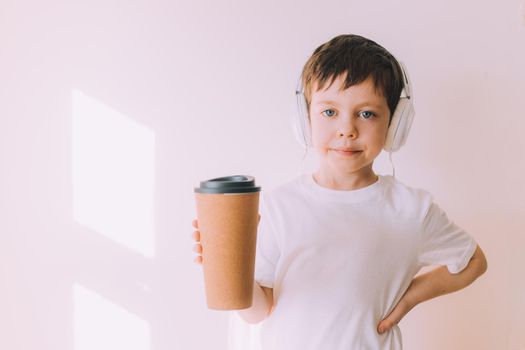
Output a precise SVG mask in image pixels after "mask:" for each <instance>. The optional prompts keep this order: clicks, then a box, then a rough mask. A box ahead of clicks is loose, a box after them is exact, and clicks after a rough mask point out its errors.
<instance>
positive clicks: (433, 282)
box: [377, 245, 487, 334]
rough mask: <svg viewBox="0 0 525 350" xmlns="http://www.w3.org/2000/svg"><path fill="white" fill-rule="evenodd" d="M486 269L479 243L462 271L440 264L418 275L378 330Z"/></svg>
mask: <svg viewBox="0 0 525 350" xmlns="http://www.w3.org/2000/svg"><path fill="white" fill-rule="evenodd" d="M486 270H487V260H486V259H485V255H484V254H483V251H482V250H481V248H480V247H479V245H478V246H477V247H476V251H475V252H474V255H473V256H472V258H471V259H470V261H469V263H468V265H467V267H466V268H465V269H463V270H462V271H461V272H459V273H456V274H452V273H450V272H448V269H447V267H446V266H440V267H438V268H436V269H434V270H432V271H429V272H427V273H424V274H422V275H419V276H417V277H416V278H414V279H413V280H412V283H411V284H410V286H409V287H408V289H407V290H406V292H405V294H404V295H403V297H402V298H401V300H400V301H399V303H398V304H397V305H396V307H395V308H394V309H393V310H392V312H391V313H390V314H389V315H388V316H387V317H386V318H385V319H384V320H382V321H381V322H380V323H379V325H378V327H377V331H378V332H379V334H382V333H383V332H385V331H388V330H389V329H390V328H392V327H393V326H394V325H396V324H397V323H398V322H399V321H401V319H402V318H403V317H404V316H405V315H406V314H407V313H408V312H409V311H410V310H411V309H412V308H414V307H415V306H416V305H417V304H419V303H422V302H424V301H426V300H429V299H432V298H435V297H437V296H440V295H444V294H448V293H452V292H455V291H457V290H460V289H463V288H465V287H466V286H468V285H469V284H471V283H472V282H474V281H475V280H476V279H477V278H478V277H479V276H481V275H482V274H483V273H485V271H486Z"/></svg>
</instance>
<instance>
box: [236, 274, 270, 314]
mask: <svg viewBox="0 0 525 350" xmlns="http://www.w3.org/2000/svg"><path fill="white" fill-rule="evenodd" d="M272 307H273V289H272V288H268V287H262V286H260V285H259V283H257V282H256V281H253V303H252V306H251V307H250V308H248V309H243V310H237V313H238V315H239V316H240V317H241V318H242V319H243V320H244V321H245V322H248V323H251V324H254V323H259V322H261V321H262V320H264V319H265V318H266V317H267V316H268V315H269V314H270V312H271V310H272Z"/></svg>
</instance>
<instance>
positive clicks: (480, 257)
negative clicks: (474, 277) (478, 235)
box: [476, 246, 488, 276]
mask: <svg viewBox="0 0 525 350" xmlns="http://www.w3.org/2000/svg"><path fill="white" fill-rule="evenodd" d="M476 253H477V254H476V255H477V256H476V260H477V261H478V264H477V265H478V276H481V275H483V274H484V273H485V272H487V268H488V264H487V258H485V254H483V251H482V250H481V248H480V247H479V246H478V248H477V252H476Z"/></svg>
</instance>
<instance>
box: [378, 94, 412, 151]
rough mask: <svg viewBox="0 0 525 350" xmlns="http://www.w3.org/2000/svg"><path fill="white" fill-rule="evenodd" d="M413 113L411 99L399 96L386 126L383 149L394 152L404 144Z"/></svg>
mask: <svg viewBox="0 0 525 350" xmlns="http://www.w3.org/2000/svg"><path fill="white" fill-rule="evenodd" d="M414 114H415V111H414V105H413V104H412V101H411V100H410V99H409V98H406V97H402V98H400V99H399V102H398V103H397V107H396V110H395V111H394V115H393V116H392V121H391V122H390V126H389V127H388V132H387V135H386V141H385V146H384V147H383V148H384V150H385V151H387V152H395V151H397V150H399V149H400V148H401V146H403V145H404V144H405V142H406V139H407V138H408V133H409V131H410V127H411V126H412V120H413V119H414Z"/></svg>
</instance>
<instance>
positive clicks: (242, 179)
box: [195, 175, 261, 193]
mask: <svg viewBox="0 0 525 350" xmlns="http://www.w3.org/2000/svg"><path fill="white" fill-rule="evenodd" d="M260 191H261V188H260V187H256V186H255V179H254V177H253V176H249V175H232V176H224V177H218V178H215V179H210V180H206V181H201V185H200V187H195V192H197V193H248V192H260Z"/></svg>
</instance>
